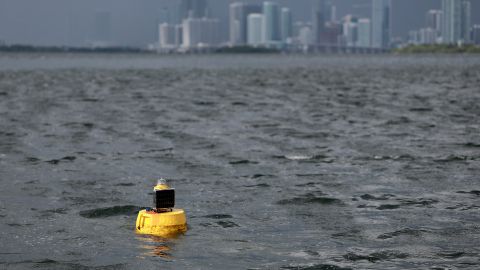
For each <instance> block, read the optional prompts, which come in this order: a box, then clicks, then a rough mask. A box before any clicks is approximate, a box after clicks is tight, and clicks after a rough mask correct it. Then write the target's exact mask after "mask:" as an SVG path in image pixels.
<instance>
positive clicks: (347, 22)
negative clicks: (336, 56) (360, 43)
mask: <svg viewBox="0 0 480 270" xmlns="http://www.w3.org/2000/svg"><path fill="white" fill-rule="evenodd" d="M343 20H344V21H343V35H344V38H345V42H346V44H345V45H347V46H348V47H355V46H357V39H358V26H357V23H358V18H357V17H355V16H353V15H347V16H345V17H344V18H343Z"/></svg>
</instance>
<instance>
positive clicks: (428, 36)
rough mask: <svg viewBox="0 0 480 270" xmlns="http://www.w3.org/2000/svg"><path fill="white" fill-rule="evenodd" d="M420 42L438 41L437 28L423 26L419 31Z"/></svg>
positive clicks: (433, 42)
mask: <svg viewBox="0 0 480 270" xmlns="http://www.w3.org/2000/svg"><path fill="white" fill-rule="evenodd" d="M418 38H419V40H418V42H419V43H420V44H435V43H436V41H437V30H435V29H433V28H430V27H428V28H422V29H420V30H419V31H418Z"/></svg>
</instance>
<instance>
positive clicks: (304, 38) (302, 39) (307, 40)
mask: <svg viewBox="0 0 480 270" xmlns="http://www.w3.org/2000/svg"><path fill="white" fill-rule="evenodd" d="M298 42H299V43H300V45H302V46H310V45H312V44H313V33H312V28H311V27H309V26H303V27H301V28H300V30H299V33H298Z"/></svg>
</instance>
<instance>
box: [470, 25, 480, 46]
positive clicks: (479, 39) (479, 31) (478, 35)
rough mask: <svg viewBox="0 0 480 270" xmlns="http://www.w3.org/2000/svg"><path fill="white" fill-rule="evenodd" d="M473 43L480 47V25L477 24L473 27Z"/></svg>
mask: <svg viewBox="0 0 480 270" xmlns="http://www.w3.org/2000/svg"><path fill="white" fill-rule="evenodd" d="M472 42H473V43H475V44H477V45H480V24H475V25H474V26H473V27H472Z"/></svg>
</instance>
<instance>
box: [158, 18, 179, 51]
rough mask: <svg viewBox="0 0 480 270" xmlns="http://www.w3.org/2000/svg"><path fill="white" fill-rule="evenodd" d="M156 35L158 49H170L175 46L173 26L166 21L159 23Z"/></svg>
mask: <svg viewBox="0 0 480 270" xmlns="http://www.w3.org/2000/svg"><path fill="white" fill-rule="evenodd" d="M158 37H159V41H158V43H159V45H160V49H172V48H174V47H176V46H175V26H174V25H172V24H168V23H161V24H160V25H159V26H158Z"/></svg>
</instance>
